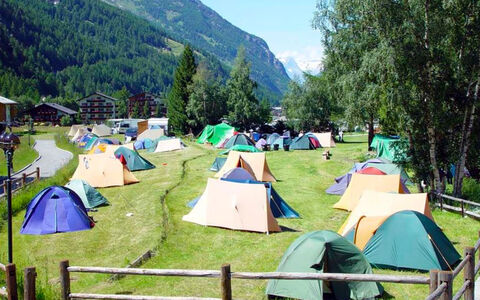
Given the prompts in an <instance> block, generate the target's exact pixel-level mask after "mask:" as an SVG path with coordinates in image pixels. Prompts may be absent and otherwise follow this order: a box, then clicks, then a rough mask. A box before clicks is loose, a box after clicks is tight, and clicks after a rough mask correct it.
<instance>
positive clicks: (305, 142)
mask: <svg viewBox="0 0 480 300" xmlns="http://www.w3.org/2000/svg"><path fill="white" fill-rule="evenodd" d="M316 143H318V145H319V146H320V143H319V142H318V139H317V138H316V137H315V136H314V135H310V134H304V135H302V136H297V137H296V138H294V139H293V141H292V143H291V144H290V149H291V150H315V149H316V148H318V147H316V146H315V144H316Z"/></svg>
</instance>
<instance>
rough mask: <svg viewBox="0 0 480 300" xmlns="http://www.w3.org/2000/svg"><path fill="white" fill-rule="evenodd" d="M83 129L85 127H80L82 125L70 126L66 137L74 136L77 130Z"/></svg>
mask: <svg viewBox="0 0 480 300" xmlns="http://www.w3.org/2000/svg"><path fill="white" fill-rule="evenodd" d="M83 127H85V126H84V125H82V124H77V125H72V126H71V127H70V130H69V131H68V136H75V134H76V133H77V131H78V129H80V128H83Z"/></svg>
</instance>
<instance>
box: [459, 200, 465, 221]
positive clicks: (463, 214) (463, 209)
mask: <svg viewBox="0 0 480 300" xmlns="http://www.w3.org/2000/svg"><path fill="white" fill-rule="evenodd" d="M460 204H461V206H462V218H465V208H464V207H463V206H464V204H463V201H461V202H460Z"/></svg>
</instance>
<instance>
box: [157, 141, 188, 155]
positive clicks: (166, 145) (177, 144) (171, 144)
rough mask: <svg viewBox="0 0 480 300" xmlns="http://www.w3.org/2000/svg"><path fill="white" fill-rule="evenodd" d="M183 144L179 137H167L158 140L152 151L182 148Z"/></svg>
mask: <svg viewBox="0 0 480 300" xmlns="http://www.w3.org/2000/svg"><path fill="white" fill-rule="evenodd" d="M183 148H185V146H184V145H183V143H182V140H181V139H178V138H176V139H168V140H163V141H158V143H157V147H156V148H155V151H154V152H167V151H175V150H182V149H183Z"/></svg>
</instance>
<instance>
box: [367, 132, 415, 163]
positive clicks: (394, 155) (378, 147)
mask: <svg viewBox="0 0 480 300" xmlns="http://www.w3.org/2000/svg"><path fill="white" fill-rule="evenodd" d="M399 142H401V139H400V138H399V137H397V136H386V135H383V134H376V135H375V136H374V137H373V140H372V142H371V143H370V147H371V148H373V149H375V151H376V152H377V157H382V158H385V159H388V160H389V161H394V160H395V159H399V158H400V159H402V158H405V157H406V153H403V152H402V150H403V149H399V148H398V146H399V145H400V144H399Z"/></svg>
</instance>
